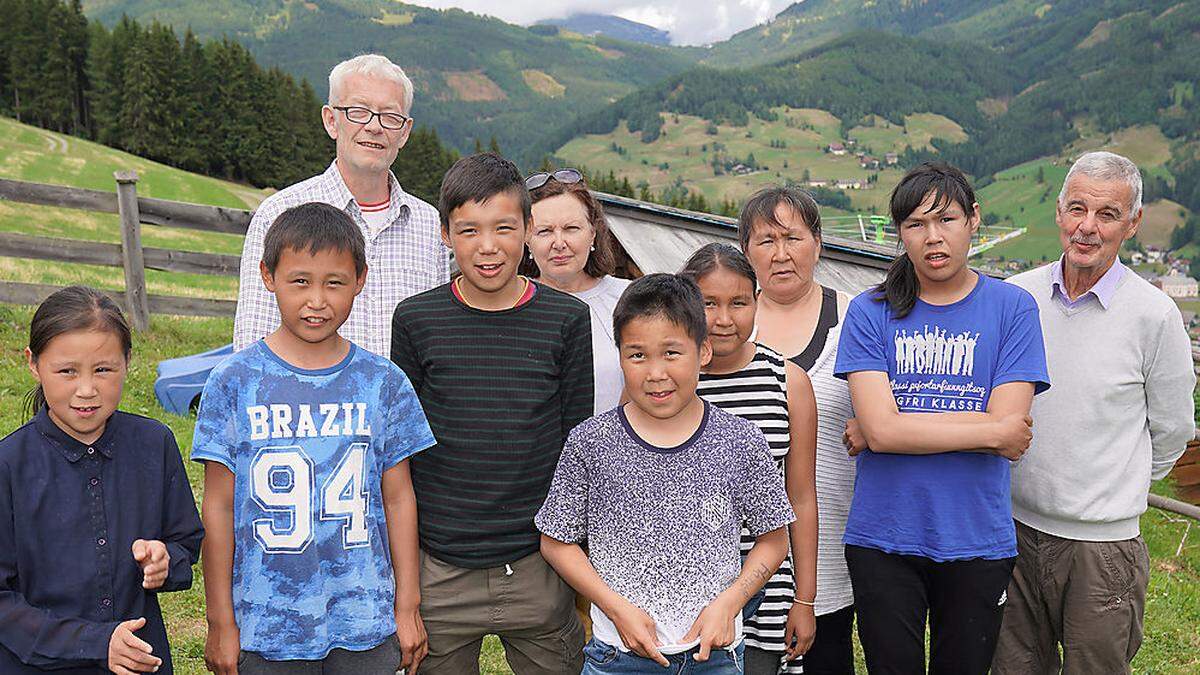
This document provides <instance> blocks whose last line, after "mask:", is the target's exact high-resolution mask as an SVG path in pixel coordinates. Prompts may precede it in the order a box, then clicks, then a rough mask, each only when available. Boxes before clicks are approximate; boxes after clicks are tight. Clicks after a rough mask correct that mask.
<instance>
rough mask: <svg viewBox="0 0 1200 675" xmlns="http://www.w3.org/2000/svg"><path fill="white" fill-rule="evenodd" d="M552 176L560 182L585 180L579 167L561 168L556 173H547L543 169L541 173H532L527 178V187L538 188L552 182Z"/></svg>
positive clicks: (568, 182) (567, 182)
mask: <svg viewBox="0 0 1200 675" xmlns="http://www.w3.org/2000/svg"><path fill="white" fill-rule="evenodd" d="M551 178H553V179H554V180H556V181H558V182H560V183H566V184H570V183H578V182H579V181H581V180H583V173H581V172H580V171H579V169H559V170H558V171H555V172H554V173H546V172H545V171H541V172H539V173H535V174H532V175H531V176H529V178H526V179H525V189H526V190H536V189H538V188H540V187H542V186H543V185H545V184H546V183H548V182H550V179H551Z"/></svg>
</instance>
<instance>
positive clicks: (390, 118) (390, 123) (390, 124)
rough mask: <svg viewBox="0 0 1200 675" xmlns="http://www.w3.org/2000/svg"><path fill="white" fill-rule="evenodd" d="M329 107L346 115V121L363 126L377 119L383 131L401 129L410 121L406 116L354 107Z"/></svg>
mask: <svg viewBox="0 0 1200 675" xmlns="http://www.w3.org/2000/svg"><path fill="white" fill-rule="evenodd" d="M330 107H332V108H333V109H334V110H341V111H342V112H343V113H344V114H345V115H346V119H347V120H349V121H351V122H353V123H355V124H361V125H363V126H366V125H368V124H370V123H371V120H373V119H375V118H376V117H378V118H379V126H381V127H383V128H384V129H391V130H392V131H397V130H399V129H403V128H404V125H405V124H408V122H409V120H411V119H412V118H411V117H408V116H407V115H401V114H400V113H393V112H382V113H381V112H375V111H374V110H371V109H369V108H360V107H359V106H356V105H351V106H345V105H335V106H330Z"/></svg>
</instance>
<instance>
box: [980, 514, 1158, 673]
mask: <svg viewBox="0 0 1200 675" xmlns="http://www.w3.org/2000/svg"><path fill="white" fill-rule="evenodd" d="M1017 549H1018V555H1017V566H1016V569H1015V570H1014V571H1013V578H1012V582H1011V583H1010V584H1009V586H1008V603H1007V605H1006V607H1005V609H1004V623H1003V625H1002V627H1001V629H1000V640H999V643H998V644H997V646H996V657H995V660H994V661H993V663H992V672H993V673H997V674H998V675H1007V674H1013V675H1016V674H1018V673H1019V674H1020V675H1041V674H1042V673H1058V672H1059V670H1060V668H1061V671H1062V672H1063V673H1066V674H1067V675H1074V674H1075V673H1079V674H1080V675H1082V674H1084V673H1086V674H1088V675H1090V674H1092V673H1128V672H1130V667H1129V664H1130V662H1131V661H1133V657H1134V655H1135V654H1137V650H1138V648H1139V647H1141V645H1142V615H1143V612H1144V611H1145V608H1146V585H1147V583H1148V582H1149V578H1150V558H1149V555H1148V554H1147V552H1146V542H1144V541H1143V540H1142V538H1141V537H1136V538H1134V539H1126V540H1124V541H1076V540H1073V539H1063V538H1062V537H1056V536H1054V535H1051V534H1046V533H1045V532H1040V531H1038V530H1035V529H1033V528H1032V527H1029V526H1028V525H1025V524H1023V523H1020V522H1018V523H1017ZM1060 643H1061V644H1062V660H1061V662H1060V660H1059V654H1058V645H1059V644H1060Z"/></svg>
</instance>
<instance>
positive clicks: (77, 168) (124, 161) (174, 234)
mask: <svg viewBox="0 0 1200 675" xmlns="http://www.w3.org/2000/svg"><path fill="white" fill-rule="evenodd" d="M124 169H136V170H137V172H138V175H139V180H138V185H137V190H138V194H139V195H140V196H145V197H156V198H160V199H170V200H176V201H187V202H195V203H202V204H210V205H213V206H226V207H232V208H239V209H246V208H253V207H255V206H257V205H258V203H259V202H260V201H261V200H262V199H263V198H264V197H265V196H266V192H264V191H262V190H255V189H253V188H249V187H246V186H243V185H238V184H236V183H230V182H227V181H221V180H217V179H215V178H208V177H206V176H200V175H197V174H192V173H188V172H186V171H182V170H180V169H175V168H172V167H168V166H165V165H163V164H158V163H156V162H151V161H149V160H145V159H142V158H140V157H137V156H134V155H130V154H128V153H124V152H121V151H119V150H114V149H112V148H108V147H105V146H103V145H99V144H96V143H92V142H89V141H84V140H81V139H78V138H74V137H72V136H67V135H64V134H57V133H54V132H50V131H45V130H43V129H38V128H36V127H32V126H29V125H25V124H20V123H18V122H16V121H15V120H12V119H8V118H4V117H0V178H8V179H13V180H23V181H32V182H38V183H54V184H59V185H67V186H71V187H82V188H88V189H94V190H104V191H107V192H112V191H114V190H115V189H116V182H115V181H114V180H113V172H114V171H117V170H124ZM0 232H15V233H19V234H26V235H36V236H42V237H57V238H61V239H78V240H81V241H94V242H103V243H111V244H119V243H121V229H120V222H119V220H118V217H117V215H116V214H111V213H97V212H93V211H78V210H74V209H65V208H55V207H45V206H34V205H30V204H20V203H17V202H7V201H0ZM242 240H243V237H241V236H240V235H232V234H224V233H220V232H204V231H200V230H190V229H183V228H173V227H157V226H153V225H143V226H142V244H143V245H144V246H148V247H155V248H166V249H177V250H182V251H197V252H201V253H223V254H227V255H239V254H240V253H241V252H242ZM0 280H4V281H24V282H36V283H45V284H56V285H67V284H71V283H84V284H90V285H93V286H97V287H100V288H106V289H111V290H121V289H123V288H124V287H125V281H124V273H123V272H122V270H121V269H120V268H117V267H101V266H94V265H76V264H60V263H52V264H47V263H46V261H33V260H16V259H11V258H0ZM146 283H147V286H148V287H149V288H150V292H151V293H160V294H164V295H180V296H186V297H206V298H225V299H233V298H235V297H236V296H237V279H236V278H233V277H216V276H208V275H198V274H178V273H169V272H156V271H153V270H147V272H146Z"/></svg>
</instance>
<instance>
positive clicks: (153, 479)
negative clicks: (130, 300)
mask: <svg viewBox="0 0 1200 675" xmlns="http://www.w3.org/2000/svg"><path fill="white" fill-rule="evenodd" d="M131 345H132V340H131V337H130V332H129V326H128V324H126V323H125V317H124V316H122V315H121V310H119V309H118V308H117V306H116V305H115V304H113V301H112V300H110V299H109V298H107V297H106V296H104V295H103V294H101V293H99V292H97V291H95V290H92V289H90V288H84V287H82V286H71V287H69V288H64V289H62V290H60V291H58V292H56V293H54V294H52V295H51V296H50V297H49V298H47V299H46V300H45V302H43V303H42V304H41V306H40V307H38V309H37V311H36V312H35V313H34V315H33V321H32V322H31V324H30V326H29V348H28V349H27V350H26V355H27V357H28V365H29V369H30V371H32V373H33V376H34V378H35V379H36V380H37V383H38V386H37V388H36V389H35V390H34V391H33V392H31V394H30V396H29V397H28V398H27V406H28V411H29V412H30V413H32V414H33V419H32V420H30V421H29V422H28V423H27V424H25V425H24V426H22V427H20V428H19V429H17V430H16V431H14V432H12V433H11V434H9V435H8V436H7V437H5V438H4V439H3V440H0V673H5V674H6V675H7V674H10V673H42V672H45V671H46V670H53V671H55V672H60V673H67V674H68V675H82V674H84V673H107V672H110V671H111V672H114V673H119V674H123V675H130V674H131V673H148V672H157V673H170V672H171V654H170V650H169V647H168V645H167V633H166V629H165V627H164V625H163V619H162V612H161V611H160V609H159V605H158V595H159V594H160V593H165V592H167V591H177V590H184V589H186V588H188V587H189V586H191V583H192V565H193V564H194V563H195V562H196V559H197V558H198V557H199V556H200V540H201V538H202V537H203V529H202V528H201V525H200V516H199V515H198V514H197V513H196V503H195V501H194V500H193V497H192V492H191V489H190V488H189V486H188V481H187V474H186V473H185V472H184V469H183V459H182V458H181V457H180V455H179V448H178V446H176V445H175V437H174V436H173V435H172V434H171V430H170V429H168V428H167V427H165V426H163V425H162V424H161V423H159V422H156V421H154V420H151V419H148V418H145V417H140V416H138V415H131V414H128V413H123V412H120V411H118V410H117V406H118V405H119V404H120V402H121V390H122V387H123V386H124V384H125V376H126V374H127V372H128V366H129V356H130V349H131Z"/></svg>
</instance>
